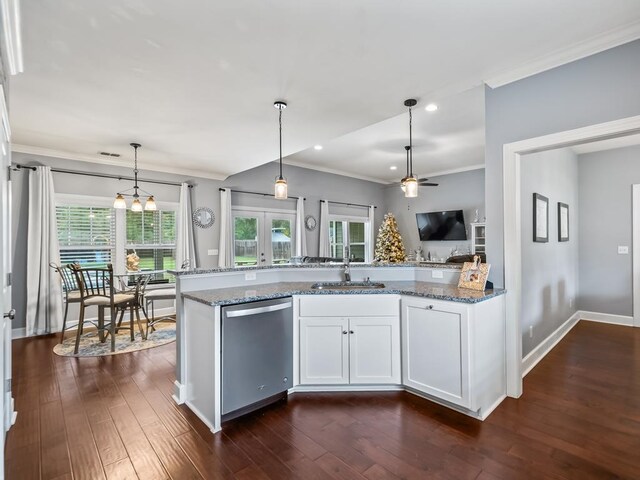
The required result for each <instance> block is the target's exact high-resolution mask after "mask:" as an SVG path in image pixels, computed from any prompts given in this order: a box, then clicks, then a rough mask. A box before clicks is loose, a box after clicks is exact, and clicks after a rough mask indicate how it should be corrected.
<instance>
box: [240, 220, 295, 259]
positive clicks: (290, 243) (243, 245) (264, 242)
mask: <svg viewBox="0 0 640 480" xmlns="http://www.w3.org/2000/svg"><path fill="white" fill-rule="evenodd" d="M295 223H296V222H295V214H293V213H288V212H286V213H285V212H276V211H273V212H271V211H256V210H253V211H252V210H245V209H242V208H238V209H236V210H234V214H233V239H234V265H236V266H247V265H278V264H282V263H288V262H289V260H290V259H291V256H292V255H293V253H294V248H295V236H294V235H295V231H294V230H295Z"/></svg>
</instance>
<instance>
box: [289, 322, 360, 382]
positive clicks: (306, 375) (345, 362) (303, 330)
mask: <svg viewBox="0 0 640 480" xmlns="http://www.w3.org/2000/svg"><path fill="white" fill-rule="evenodd" d="M300 383H301V384H303V385H325V384H334V385H335V384H345V383H349V322H348V320H347V319H346V318H339V317H311V318H309V317H301V318H300Z"/></svg>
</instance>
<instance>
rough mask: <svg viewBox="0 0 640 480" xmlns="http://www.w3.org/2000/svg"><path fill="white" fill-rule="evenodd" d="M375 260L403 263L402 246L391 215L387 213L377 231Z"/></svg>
mask: <svg viewBox="0 0 640 480" xmlns="http://www.w3.org/2000/svg"><path fill="white" fill-rule="evenodd" d="M375 260H376V261H377V262H388V263H399V262H404V261H405V253H404V245H403V244H402V237H401V236H400V232H398V223H397V222H396V219H395V217H394V216H393V213H387V214H386V215H385V216H384V221H383V222H382V225H380V229H379V230H378V238H376V251H375Z"/></svg>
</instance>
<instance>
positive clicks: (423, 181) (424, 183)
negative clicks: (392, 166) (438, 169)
mask: <svg viewBox="0 0 640 480" xmlns="http://www.w3.org/2000/svg"><path fill="white" fill-rule="evenodd" d="M404 149H405V150H406V151H407V174H406V175H405V176H404V177H403V178H402V179H401V180H400V188H402V191H403V192H404V191H405V185H404V184H405V181H406V179H407V178H409V177H410V176H411V173H410V171H409V170H410V166H409V150H411V146H409V145H405V147H404ZM417 180H418V187H437V186H438V184H437V183H429V182H428V180H429V179H428V178H418V179H417ZM396 185H397V183H394V184H392V185H389V187H395V186H396ZM387 188H388V187H387Z"/></svg>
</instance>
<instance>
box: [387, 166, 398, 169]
mask: <svg viewBox="0 0 640 480" xmlns="http://www.w3.org/2000/svg"><path fill="white" fill-rule="evenodd" d="M397 169H398V167H396V166H395V165H391V166H390V167H389V170H397Z"/></svg>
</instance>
